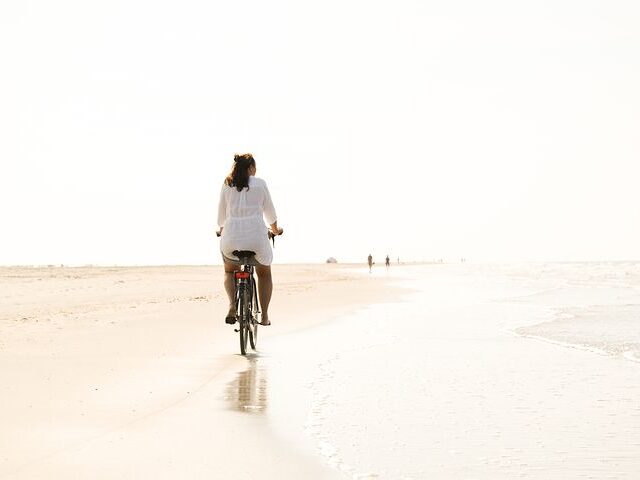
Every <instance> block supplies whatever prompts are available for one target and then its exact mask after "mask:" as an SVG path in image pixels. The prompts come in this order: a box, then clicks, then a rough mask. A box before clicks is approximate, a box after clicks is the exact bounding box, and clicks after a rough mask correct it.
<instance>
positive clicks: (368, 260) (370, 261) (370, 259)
mask: <svg viewBox="0 0 640 480" xmlns="http://www.w3.org/2000/svg"><path fill="white" fill-rule="evenodd" d="M367 263H368V264H369V273H371V267H372V266H373V257H372V256H371V254H369V256H368V257H367Z"/></svg>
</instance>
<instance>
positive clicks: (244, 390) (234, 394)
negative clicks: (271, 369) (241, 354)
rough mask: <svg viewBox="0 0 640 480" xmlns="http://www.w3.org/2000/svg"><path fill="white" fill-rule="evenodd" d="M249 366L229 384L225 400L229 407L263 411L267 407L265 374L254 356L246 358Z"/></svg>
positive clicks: (241, 410)
mask: <svg viewBox="0 0 640 480" xmlns="http://www.w3.org/2000/svg"><path fill="white" fill-rule="evenodd" d="M247 360H248V362H249V367H248V368H247V369H246V370H244V371H243V372H240V373H239V374H238V377H237V378H236V379H235V380H234V381H233V382H231V383H230V384H229V387H228V395H227V400H228V401H229V403H230V405H231V408H233V409H234V410H238V411H240V412H245V413H263V412H264V411H265V409H266V408H267V375H266V370H265V369H264V368H260V367H259V366H258V360H257V359H256V358H247Z"/></svg>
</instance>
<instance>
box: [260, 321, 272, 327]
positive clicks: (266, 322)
mask: <svg viewBox="0 0 640 480" xmlns="http://www.w3.org/2000/svg"><path fill="white" fill-rule="evenodd" d="M259 323H260V325H262V326H263V327H268V326H269V325H271V321H270V320H268V319H267V320H260V322H259Z"/></svg>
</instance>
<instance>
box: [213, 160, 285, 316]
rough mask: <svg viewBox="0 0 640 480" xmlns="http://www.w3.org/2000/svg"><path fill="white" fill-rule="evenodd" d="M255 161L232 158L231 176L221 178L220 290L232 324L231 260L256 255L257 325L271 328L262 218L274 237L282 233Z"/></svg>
mask: <svg viewBox="0 0 640 480" xmlns="http://www.w3.org/2000/svg"><path fill="white" fill-rule="evenodd" d="M255 174H256V161H255V160H254V158H253V156H252V155H251V154H250V153H245V154H244V155H235V156H234V158H233V167H232V168H231V173H230V174H229V175H228V176H227V178H225V180H224V183H223V185H222V191H221V192H220V203H219V205H218V226H219V227H220V232H221V241H220V251H221V253H222V260H223V261H224V288H225V290H226V291H227V296H228V297H229V312H228V313H227V317H226V319H225V322H226V323H229V324H233V323H235V321H236V306H235V279H234V277H233V272H234V270H237V269H238V268H237V267H238V265H240V262H239V260H238V258H236V257H234V255H233V253H232V252H233V251H234V250H251V251H253V252H256V256H255V262H256V266H255V267H256V273H257V274H258V296H259V297H260V305H261V306H262V319H261V322H260V324H261V325H271V322H270V321H269V313H268V312H269V302H270V301H271V292H272V291H273V283H272V280H271V261H272V260H273V251H272V250H271V245H270V244H269V237H268V235H267V230H266V228H265V224H264V220H263V217H264V219H265V220H266V221H267V223H268V224H269V226H270V229H271V233H272V234H274V235H280V234H282V231H283V230H282V228H279V227H278V222H277V218H276V210H275V208H274V206H273V202H272V201H271V195H270V194H269V189H268V188H267V184H266V182H265V181H264V180H262V179H261V178H257V177H256V176H255Z"/></svg>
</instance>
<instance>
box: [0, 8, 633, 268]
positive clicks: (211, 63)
mask: <svg viewBox="0 0 640 480" xmlns="http://www.w3.org/2000/svg"><path fill="white" fill-rule="evenodd" d="M639 24H640V4H638V3H637V2H633V1H584V0H583V1H574V0H571V1H569V0H556V1H538V2H513V1H506V0H504V1H497V0H491V1H486V2H474V1H471V0H468V1H461V0H457V1H451V2H424V1H408V0H400V1H397V2H364V1H334V0H330V1H327V2H321V3H315V4H314V3H309V2H295V1H293V0H291V1H285V0H277V1H274V2H259V1H238V2H205V1H193V0H186V1H182V2H166V1H160V2H151V1H142V0H127V1H110V2H95V1H70V0H61V1H58V2H48V1H44V0H34V1H31V2H22V1H17V0H5V1H3V2H2V4H1V5H0V60H1V62H2V75H1V76H0V138H1V140H0V159H1V162H2V163H1V165H2V167H1V171H0V173H1V176H0V181H1V189H0V205H1V207H0V208H1V222H2V223H1V235H0V264H47V263H55V264H60V263H64V264H85V263H95V264H186V263H195V264H203V263H219V254H218V253H217V252H218V244H217V240H216V239H215V236H214V235H213V232H214V229H215V220H216V219H215V214H216V207H217V200H218V193H219V188H220V185H221V182H222V179H223V177H224V175H225V174H226V173H227V170H228V168H229V166H230V164H231V160H232V155H233V153H235V152H245V151H250V152H253V153H254V155H255V157H256V160H257V162H258V175H260V176H262V177H263V178H265V179H266V180H267V182H268V184H269V185H270V188H271V191H272V195H273V198H274V201H275V202H276V208H277V209H278V213H279V221H280V223H281V224H282V226H283V227H284V228H285V230H286V236H285V237H282V238H281V239H278V241H277V243H276V261H277V262H290V261H323V260H325V259H326V258H327V257H329V256H335V257H337V258H338V260H340V261H363V260H365V259H366V256H367V254H369V253H370V252H371V253H373V255H374V256H375V257H376V259H377V260H378V261H379V260H381V257H382V256H383V255H385V254H386V253H389V254H390V255H391V256H392V258H394V259H395V258H396V257H398V256H399V257H400V258H401V259H405V260H409V259H416V260H419V259H426V260H429V259H434V258H444V259H448V260H451V259H453V260H455V259H459V258H460V257H466V258H468V259H470V260H602V259H611V260H621V259H638V258H639V257H640V255H639V247H638V246H639V245H640V226H639V225H640V222H639V220H640V219H639V214H638V205H640V192H639V189H638V178H639V175H638V173H639V170H640V169H639V167H638V154H639V153H640V135H639V134H638V132H640V89H638V85H640V30H639V29H638V28H637V27H638V25H639Z"/></svg>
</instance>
